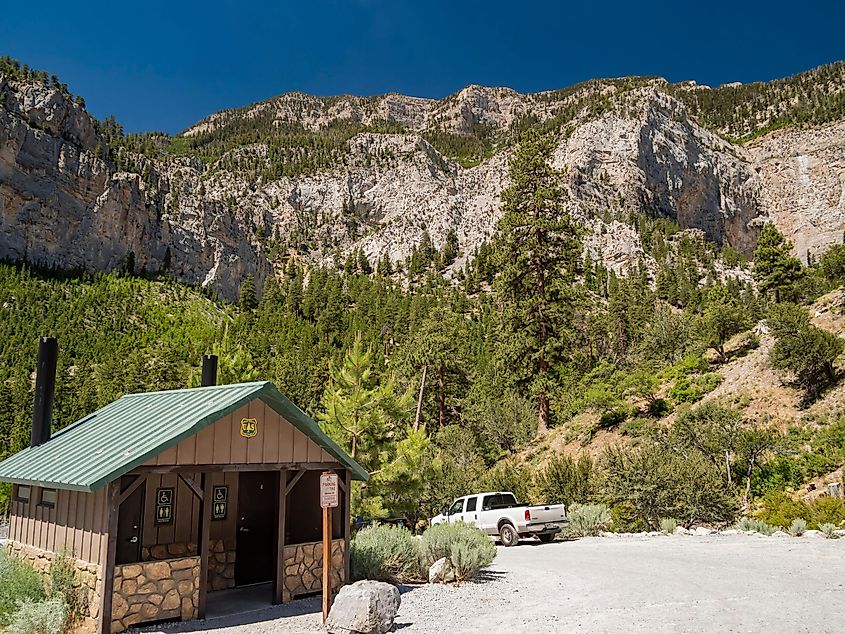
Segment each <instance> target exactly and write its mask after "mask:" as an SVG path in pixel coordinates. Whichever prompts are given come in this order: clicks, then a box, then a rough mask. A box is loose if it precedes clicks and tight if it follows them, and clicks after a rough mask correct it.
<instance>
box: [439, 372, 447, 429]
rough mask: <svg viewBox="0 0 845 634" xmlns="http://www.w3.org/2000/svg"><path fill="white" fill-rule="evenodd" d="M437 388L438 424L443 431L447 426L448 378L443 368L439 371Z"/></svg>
mask: <svg viewBox="0 0 845 634" xmlns="http://www.w3.org/2000/svg"><path fill="white" fill-rule="evenodd" d="M437 387H438V389H439V392H438V395H437V424H438V425H439V427H440V429H443V428H444V427H445V426H446V377H445V376H444V375H443V367H442V366H441V367H440V368H439V369H438V370H437Z"/></svg>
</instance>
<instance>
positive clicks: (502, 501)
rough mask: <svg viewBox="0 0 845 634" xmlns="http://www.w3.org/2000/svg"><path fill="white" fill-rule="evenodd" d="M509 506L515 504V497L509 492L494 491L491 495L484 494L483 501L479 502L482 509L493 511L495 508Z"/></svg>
mask: <svg viewBox="0 0 845 634" xmlns="http://www.w3.org/2000/svg"><path fill="white" fill-rule="evenodd" d="M511 506H516V498H515V497H514V496H513V494H511V493H504V494H503V493H495V494H493V495H485V496H484V502H482V504H481V510H482V511H493V510H496V509H506V508H510V507H511Z"/></svg>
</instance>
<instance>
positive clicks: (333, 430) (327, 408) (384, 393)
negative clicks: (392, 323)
mask: <svg viewBox="0 0 845 634" xmlns="http://www.w3.org/2000/svg"><path fill="white" fill-rule="evenodd" d="M329 376H330V380H329V383H328V384H327V385H326V388H325V391H324V392H323V400H322V406H323V410H324V411H323V412H322V413H321V414H320V416H319V419H320V422H321V423H322V425H323V429H324V430H325V431H326V433H327V434H328V435H329V436H331V437H332V438H333V439H334V440H335V441H337V442H338V443H339V444H340V445H341V446H342V447H343V448H344V449H345V450H347V451H349V455H350V456H352V457H353V458H355V459H356V460H359V461H360V462H361V464H362V465H364V466H365V467H367V468H368V469H375V468H377V467H378V465H379V462H380V461H379V454H380V451H381V448H382V446H383V445H384V443H386V442H387V441H389V440H390V439H392V438H393V437H394V434H395V432H396V425H397V422H398V421H399V419H401V418H402V417H403V415H404V414H405V413H406V412H407V409H408V406H409V401H408V397H406V396H397V394H396V388H395V385H394V382H393V379H392V378H387V379H386V380H384V381H379V379H378V377H377V375H376V372H375V368H374V360H373V351H372V349H371V348H365V347H364V343H363V341H362V338H361V335H360V334H358V335H356V336H355V342H354V343H353V344H352V347H351V348H350V349H348V350H347V351H346V354H345V355H344V357H343V361H342V362H341V363H338V364H334V363H333V364H332V366H331V368H330V369H329Z"/></svg>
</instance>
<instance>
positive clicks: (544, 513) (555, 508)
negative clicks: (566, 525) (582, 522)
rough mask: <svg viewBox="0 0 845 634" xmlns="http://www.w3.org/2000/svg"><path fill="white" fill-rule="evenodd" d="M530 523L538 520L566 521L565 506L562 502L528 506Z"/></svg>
mask: <svg viewBox="0 0 845 634" xmlns="http://www.w3.org/2000/svg"><path fill="white" fill-rule="evenodd" d="M528 511H529V512H530V513H531V523H532V524H535V523H538V522H564V521H566V508H565V507H564V505H563V504H547V505H546V506H529V507H528Z"/></svg>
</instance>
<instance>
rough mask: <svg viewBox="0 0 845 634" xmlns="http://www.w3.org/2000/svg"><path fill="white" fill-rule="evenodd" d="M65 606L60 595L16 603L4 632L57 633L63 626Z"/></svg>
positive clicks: (18, 633)
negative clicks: (42, 599) (15, 608)
mask: <svg viewBox="0 0 845 634" xmlns="http://www.w3.org/2000/svg"><path fill="white" fill-rule="evenodd" d="M66 618H67V606H66V605H65V602H64V599H62V597H61V596H55V597H51V598H50V599H46V600H44V601H33V600H31V599H24V600H23V601H21V602H20V603H19V604H18V608H17V610H15V613H14V615H13V616H12V621H11V623H10V624H9V627H8V628H6V634H58V633H59V632H61V631H62V630H63V628H64V626H65V622H66Z"/></svg>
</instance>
